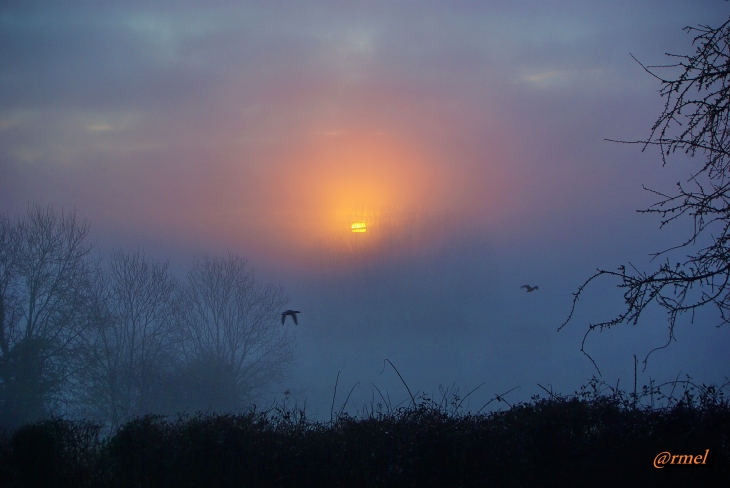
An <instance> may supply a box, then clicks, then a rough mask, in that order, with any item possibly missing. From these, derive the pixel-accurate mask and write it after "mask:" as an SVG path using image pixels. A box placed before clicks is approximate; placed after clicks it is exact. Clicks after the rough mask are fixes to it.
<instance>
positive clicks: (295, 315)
mask: <svg viewBox="0 0 730 488" xmlns="http://www.w3.org/2000/svg"><path fill="white" fill-rule="evenodd" d="M298 313H301V312H300V311H299V310H287V311H286V312H284V313H282V314H281V325H284V321H285V320H286V316H287V315H291V318H293V319H294V325H299V322H297V314H298Z"/></svg>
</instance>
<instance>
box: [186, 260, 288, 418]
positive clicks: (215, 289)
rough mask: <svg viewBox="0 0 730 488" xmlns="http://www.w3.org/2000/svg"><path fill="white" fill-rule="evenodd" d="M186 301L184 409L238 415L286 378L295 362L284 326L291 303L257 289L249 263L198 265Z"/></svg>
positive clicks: (273, 291) (273, 290)
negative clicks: (272, 384) (285, 311)
mask: <svg viewBox="0 0 730 488" xmlns="http://www.w3.org/2000/svg"><path fill="white" fill-rule="evenodd" d="M183 301H184V306H183V307H184V308H183V309H182V312H183V313H182V314H181V317H182V321H183V325H184V328H185V334H186V335H185V342H184V344H185V349H184V352H185V357H186V359H187V361H188V369H187V372H186V374H185V381H186V387H187V392H186V398H185V402H186V403H185V405H184V407H185V408H188V409H194V410H195V409H199V410H208V409H213V410H228V411H231V410H235V409H237V408H240V407H242V406H243V405H245V404H246V403H247V402H250V401H252V400H253V399H254V398H255V397H256V396H257V394H259V393H260V392H261V390H262V389H263V388H264V387H266V385H267V384H269V383H270V382H272V381H277V380H281V379H283V378H284V377H285V375H286V374H287V372H288V367H289V366H290V364H291V361H292V359H293V350H292V343H291V338H290V336H289V335H287V334H286V333H285V332H283V331H282V330H281V325H280V320H281V310H282V308H283V307H284V305H286V303H287V302H288V299H287V298H286V297H285V296H284V294H283V291H282V289H281V287H276V286H273V285H265V286H264V285H261V284H259V283H258V282H257V281H256V277H255V274H254V271H253V270H252V269H251V268H250V267H249V266H248V265H247V262H246V260H244V259H242V258H239V257H236V256H234V255H232V254H230V253H229V254H228V256H227V257H225V258H218V257H213V258H211V257H209V256H203V257H202V258H200V259H196V260H195V262H194V264H193V268H192V270H191V271H190V273H189V274H188V282H187V286H186V288H185V292H184V293H183Z"/></svg>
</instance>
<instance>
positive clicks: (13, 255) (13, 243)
mask: <svg viewBox="0 0 730 488" xmlns="http://www.w3.org/2000/svg"><path fill="white" fill-rule="evenodd" d="M88 232H89V225H88V223H86V222H85V221H84V222H78V221H77V220H76V215H75V212H74V213H71V214H64V213H63V212H61V214H57V213H56V212H55V211H54V210H53V208H52V207H51V206H48V207H46V208H45V209H44V208H41V207H39V206H32V207H30V208H29V209H28V211H27V213H26V215H25V216H24V217H23V218H21V219H18V220H16V221H15V222H12V221H11V220H10V219H9V218H8V217H6V216H2V217H0V244H2V247H1V248H0V352H2V357H1V358H0V391H1V392H2V397H1V398H0V408H1V409H2V412H1V414H0V415H1V417H2V418H1V421H2V423H3V424H4V425H8V426H15V425H19V424H22V423H24V422H27V421H31V420H34V419H37V418H40V417H43V416H45V415H47V414H48V412H49V410H50V409H51V408H52V406H53V405H54V402H55V404H58V402H63V400H64V396H65V395H67V393H68V388H69V387H71V386H72V384H73V382H72V379H73V377H74V375H76V373H77V372H78V362H77V361H76V358H77V356H78V353H79V347H82V344H83V340H82V337H83V334H84V332H85V331H86V329H87V328H88V326H89V324H90V322H89V314H88V312H89V306H88V305H89V303H90V301H91V299H92V293H91V278H92V274H93V266H92V263H91V262H90V261H89V259H88V257H89V253H90V251H91V246H90V245H88V244H86V243H85V242H84V240H85V238H86V236H87V234H88Z"/></svg>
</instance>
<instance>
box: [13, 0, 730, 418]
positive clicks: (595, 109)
mask: <svg viewBox="0 0 730 488" xmlns="http://www.w3.org/2000/svg"><path fill="white" fill-rule="evenodd" d="M728 15H730V4H728V3H726V2H724V1H721V0H663V1H658V0H657V1H653V0H651V1H643V2H635V1H614V2H599V1H593V0H581V1H569V0H565V1H531V0H524V1H509V2H508V1H482V2H470V1H450V2H435V1H419V2H415V1H368V2H344V1H343V2H334V1H311V2H283V1H278V2H234V1H222V0H221V1H210V0H208V1H204V2H203V1H174V2H172V1H158V2H141V1H136V0H131V1H130V0H127V1H125V2H114V1H109V2H94V1H86V0H70V1H68V2H63V5H62V6H61V5H59V4H58V3H57V2H34V1H23V2H20V1H4V2H2V4H0V212H3V213H6V214H9V215H21V214H22V213H23V212H24V211H25V210H26V209H27V207H28V205H29V204H35V203H37V204H41V205H46V204H53V205H54V208H56V209H64V210H65V211H67V210H73V209H76V211H77V214H78V216H79V217H82V218H84V219H88V221H89V222H90V224H91V234H90V239H91V241H93V243H94V246H95V249H96V250H97V251H96V252H98V253H99V255H101V256H106V255H108V253H109V252H110V251H111V250H113V249H127V250H133V249H143V250H144V251H145V253H147V254H148V255H149V256H152V257H154V258H155V259H160V260H169V262H170V264H171V267H172V269H173V270H174V271H175V272H177V273H179V274H180V275H181V276H184V273H185V272H186V270H187V269H188V268H189V266H190V264H191V262H192V258H193V256H195V255H199V254H201V253H211V254H223V253H225V252H227V251H231V252H233V253H235V254H238V255H240V256H243V257H245V258H247V259H248V260H249V263H250V264H251V266H253V267H254V268H255V269H256V271H257V276H258V277H259V279H260V280H261V281H263V282H272V283H275V284H280V285H282V286H283V287H284V289H285V291H286V292H287V294H288V295H289V296H290V298H291V300H290V305H291V307H292V308H294V309H297V310H300V311H301V312H302V313H301V315H300V316H299V320H300V322H299V326H296V327H295V326H291V325H289V326H288V327H290V328H291V330H290V331H289V333H291V334H294V336H295V338H296V344H297V360H296V363H295V364H294V367H293V370H292V375H291V378H289V379H288V380H287V381H286V382H285V384H283V385H273V386H272V388H271V390H270V391H269V393H270V395H271V396H272V398H277V397H281V392H283V391H284V390H285V389H288V390H291V395H290V397H289V398H290V399H289V401H290V402H296V403H297V404H299V405H303V404H306V405H307V407H306V408H307V409H308V411H309V412H310V413H311V414H313V415H318V416H320V417H328V416H329V413H330V409H331V408H332V407H331V405H332V402H333V396H334V397H335V398H334V404H335V406H336V408H340V407H341V406H342V405H343V404H344V402H345V398H346V396H347V392H349V391H350V389H352V388H354V389H353V391H352V397H351V398H350V400H349V402H348V404H347V406H346V407H345V408H347V409H360V408H361V407H362V405H363V404H365V403H368V402H370V401H371V400H372V399H373V398H377V397H376V396H377V395H378V393H377V391H376V390H375V389H374V387H373V385H375V386H377V387H378V389H379V390H380V391H381V392H383V394H384V395H385V394H386V393H385V392H387V395H388V396H389V397H390V398H391V399H392V400H393V404H394V405H395V404H398V403H399V402H402V401H404V400H405V399H407V398H408V392H407V391H406V390H405V388H404V386H403V384H402V383H401V381H400V379H399V378H398V376H397V375H396V374H395V372H394V371H393V370H392V369H391V368H390V366H388V367H387V368H384V361H385V359H389V360H390V361H392V363H393V364H394V365H395V366H396V367H397V368H398V371H399V372H400V374H401V375H402V376H403V379H404V380H405V381H406V383H407V384H408V386H409V388H410V389H411V391H412V392H414V393H415V392H416V391H421V392H429V393H432V394H435V395H437V396H438V392H439V387H440V385H441V388H442V389H443V388H452V389H453V388H459V391H460V392H461V394H462V396H463V394H465V393H466V392H468V391H470V390H471V389H473V388H476V387H477V386H479V385H480V384H483V386H481V387H480V388H479V390H477V391H476V392H475V393H474V394H472V395H471V396H470V398H469V402H467V403H465V406H466V407H468V408H471V409H472V410H478V409H479V408H480V407H481V406H482V405H484V404H485V403H486V402H487V401H488V400H489V399H490V398H492V397H493V396H494V394H496V393H503V392H505V391H507V390H510V389H512V388H515V390H513V391H512V392H511V393H510V394H509V395H508V396H507V397H506V398H507V399H508V400H509V401H510V402H516V401H528V400H529V399H530V396H531V395H532V394H535V393H541V392H542V390H541V388H540V387H539V386H538V385H542V386H546V387H547V385H552V387H553V388H555V389H556V390H557V391H560V392H562V393H572V392H573V391H574V390H575V389H577V388H579V387H580V385H582V384H585V383H586V381H587V380H588V379H589V378H590V377H591V376H592V375H595V374H597V371H596V369H595V368H594V366H593V364H592V363H591V362H590V360H588V359H587V358H586V357H585V356H584V355H583V354H582V353H581V352H580V344H581V340H582V337H583V334H584V333H585V330H586V327H587V326H588V324H589V323H590V322H597V321H600V320H605V319H607V318H610V317H611V316H612V314H615V313H617V312H618V311H620V307H621V304H622V303H623V299H622V297H621V293H620V291H619V290H618V289H617V288H616V286H615V285H616V284H617V283H616V282H612V281H611V280H610V279H606V280H604V281H603V282H600V283H597V284H595V285H592V287H590V288H589V289H588V292H587V294H586V297H585V299H582V300H581V301H580V302H579V304H578V309H577V311H576V314H575V315H574V317H573V319H572V320H571V322H570V323H569V324H568V325H567V326H566V327H565V328H564V329H563V330H561V331H560V332H557V329H558V327H559V326H560V324H561V323H563V321H564V320H565V319H566V318H567V316H568V313H569V312H570V307H571V303H572V298H573V293H574V292H575V291H576V290H577V288H578V286H579V285H580V284H581V283H583V281H584V280H585V279H587V278H588V277H589V276H590V275H591V274H593V272H595V270H596V268H604V269H614V268H618V266H620V265H622V264H625V265H626V264H628V263H632V264H634V265H635V266H637V267H638V268H640V269H647V270H648V269H651V267H652V266H655V265H656V262H655V263H651V262H650V254H651V253H652V252H656V251H660V250H663V249H665V248H667V247H670V246H671V245H673V244H677V243H678V242H679V241H681V240H683V239H685V238H686V237H687V236H688V232H690V231H691V227H690V226H689V222H686V221H685V222H679V223H677V224H676V225H673V226H670V227H665V228H663V229H661V230H660V229H659V222H658V220H657V219H656V218H654V217H652V216H647V215H642V214H639V213H637V212H636V210H637V209H640V208H645V207H647V206H649V205H651V204H652V203H654V202H655V201H656V200H655V199H654V198H653V197H652V195H651V194H649V193H648V192H646V191H643V190H642V185H645V186H647V187H650V188H655V189H659V190H662V189H665V190H671V189H672V187H673V185H674V184H675V182H676V181H678V180H680V179H686V178H687V177H688V176H689V173H690V170H691V168H692V164H697V161H691V160H688V159H687V158H685V159H682V158H677V159H674V160H670V164H668V165H667V166H666V167H662V164H661V157H660V154H659V153H658V152H656V151H652V150H651V149H648V150H647V151H645V152H642V151H641V147H640V146H637V145H622V144H617V143H613V142H608V141H606V140H605V139H607V138H610V139H619V140H638V139H642V138H646V137H648V136H649V133H650V129H651V126H652V124H653V123H654V121H655V120H656V119H657V117H658V116H659V114H660V113H661V110H662V108H663V100H662V99H661V98H660V96H659V94H658V90H659V88H660V84H659V82H658V81H657V80H656V79H654V78H652V77H651V76H650V75H649V74H647V73H646V72H645V71H644V70H643V69H642V67H641V66H640V65H639V64H638V63H637V62H636V61H634V60H633V59H632V58H631V55H633V56H635V57H636V58H637V59H638V60H640V61H641V62H643V63H645V64H665V63H666V61H667V58H666V57H665V56H664V54H665V53H667V52H670V53H676V54H688V53H690V52H691V51H692V47H691V36H690V35H688V34H686V33H685V32H683V31H682V28H683V27H685V26H687V25H695V26H696V25H698V24H710V25H715V26H716V25H719V24H720V23H722V21H724V20H725V19H726V18H727V17H728ZM355 222H364V223H365V224H366V226H367V230H366V232H364V233H353V232H351V225H352V224H353V223H355ZM524 284H530V285H538V286H539V290H537V291H535V292H533V293H529V294H527V293H526V292H525V290H524V289H520V286H522V285H524ZM716 323H717V317H716V316H714V315H713V314H712V313H710V311H707V313H701V314H699V315H698V317H696V318H695V321H694V323H692V324H690V323H689V320H688V319H687V320H683V321H680V324H679V325H678V327H677V330H676V334H675V335H676V337H677V339H678V340H677V341H676V342H673V343H672V344H671V346H670V347H669V348H668V349H665V350H662V351H659V352H656V353H654V354H653V355H652V356H651V358H650V359H649V362H648V365H647V368H646V370H643V371H642V370H641V368H640V369H639V373H638V375H639V378H638V381H639V384H640V385H641V384H648V382H649V381H650V380H655V381H658V382H663V381H669V380H672V379H674V378H675V377H677V375H681V376H684V375H686V374H689V375H690V376H691V377H692V378H693V379H694V380H695V381H697V382H699V383H702V382H704V383H723V382H724V381H725V380H724V378H726V377H727V376H728V374H730V368H729V366H730V362H729V361H728V359H727V351H728V348H729V346H730V329H729V328H728V327H724V328H719V329H718V328H716V327H715V325H716ZM666 334H667V329H666V322H665V317H664V315H663V314H662V313H661V312H660V311H656V310H650V311H649V312H648V313H647V315H646V317H644V319H643V320H642V321H641V322H640V323H639V325H637V326H628V325H621V326H617V327H616V328H614V329H612V330H610V331H607V332H603V333H601V334H598V333H596V334H592V335H590V336H589V338H588V340H587V343H586V348H587V350H589V351H590V352H591V354H592V356H593V357H594V359H595V360H596V362H597V364H598V366H599V367H600V370H601V374H602V379H603V380H604V381H606V382H607V383H610V384H615V383H616V382H617V381H618V382H620V385H622V386H625V387H629V385H630V384H631V387H633V385H632V383H633V374H634V357H633V355H634V354H636V355H637V357H638V358H639V360H643V358H644V357H645V356H646V354H647V353H648V352H649V351H650V350H651V349H653V348H654V347H656V346H659V345H662V344H664V343H665V342H666V337H667V335H666ZM338 374H339V379H338ZM336 383H337V390H336V392H335V384H336ZM356 385H357V386H356ZM452 391H453V390H452ZM542 393H544V392H542ZM353 411H354V410H353Z"/></svg>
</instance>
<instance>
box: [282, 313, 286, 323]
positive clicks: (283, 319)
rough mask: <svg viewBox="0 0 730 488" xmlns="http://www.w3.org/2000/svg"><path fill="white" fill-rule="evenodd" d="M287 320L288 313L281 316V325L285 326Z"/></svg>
mask: <svg viewBox="0 0 730 488" xmlns="http://www.w3.org/2000/svg"><path fill="white" fill-rule="evenodd" d="M285 320H286V312H284V313H283V314H281V325H284V321H285Z"/></svg>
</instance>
